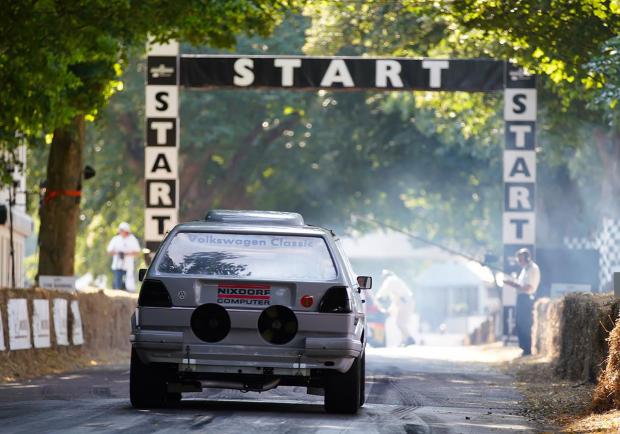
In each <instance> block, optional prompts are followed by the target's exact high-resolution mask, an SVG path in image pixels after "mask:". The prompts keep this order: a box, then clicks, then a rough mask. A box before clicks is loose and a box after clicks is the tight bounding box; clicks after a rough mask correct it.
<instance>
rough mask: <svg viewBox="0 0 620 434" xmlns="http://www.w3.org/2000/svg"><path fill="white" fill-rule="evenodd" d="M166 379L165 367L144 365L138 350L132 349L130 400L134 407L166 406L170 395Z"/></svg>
mask: <svg viewBox="0 0 620 434" xmlns="http://www.w3.org/2000/svg"><path fill="white" fill-rule="evenodd" d="M166 378H167V370H166V369H165V367H162V366H158V365H156V364H147V363H143V362H142V360H140V357H138V354H137V353H136V350H134V349H133V348H132V349H131V365H130V367H129V400H130V401H131V405H132V406H133V407H135V408H157V407H163V406H165V405H166V403H167V402H168V396H167V395H169V394H168V393H166V387H167V385H166ZM179 395H180V394H179ZM179 400H180V399H179Z"/></svg>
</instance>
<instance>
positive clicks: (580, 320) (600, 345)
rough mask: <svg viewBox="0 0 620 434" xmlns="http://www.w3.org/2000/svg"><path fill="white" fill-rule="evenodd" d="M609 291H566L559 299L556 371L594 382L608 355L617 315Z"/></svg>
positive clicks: (575, 378) (615, 305) (616, 309)
mask: <svg viewBox="0 0 620 434" xmlns="http://www.w3.org/2000/svg"><path fill="white" fill-rule="evenodd" d="M618 307H619V306H618V303H617V302H615V301H614V298H613V296H612V295H609V294H582V293H575V294H568V295H567V296H566V297H564V299H563V300H562V302H561V306H560V315H559V324H560V326H559V335H558V343H557V347H558V354H557V358H556V362H555V369H554V370H555V373H556V375H557V376H558V377H560V378H564V379H570V380H581V381H591V382H593V381H595V380H596V378H597V377H598V374H599V372H600V370H601V366H602V365H603V363H604V361H605V358H606V357H607V351H608V346H607V337H608V334H609V332H610V331H611V329H612V328H613V324H614V321H613V318H616V317H617V315H618Z"/></svg>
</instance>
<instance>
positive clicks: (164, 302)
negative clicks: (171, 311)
mask: <svg viewBox="0 0 620 434" xmlns="http://www.w3.org/2000/svg"><path fill="white" fill-rule="evenodd" d="M138 306H147V307H170V306H172V300H171V299H170V294H169V293H168V290H167V289H166V285H164V283H163V282H162V281H161V280H153V279H146V280H145V281H144V282H142V287H141V288H140V296H139V297H138Z"/></svg>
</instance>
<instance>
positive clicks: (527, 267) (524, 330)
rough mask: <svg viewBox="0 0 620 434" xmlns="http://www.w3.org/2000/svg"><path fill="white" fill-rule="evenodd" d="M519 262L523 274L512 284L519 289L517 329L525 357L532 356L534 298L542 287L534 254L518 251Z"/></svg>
mask: <svg viewBox="0 0 620 434" xmlns="http://www.w3.org/2000/svg"><path fill="white" fill-rule="evenodd" d="M517 260H518V261H519V265H520V266H521V273H519V277H518V278H517V281H516V283H511V285H512V286H514V287H515V288H517V315H516V329H517V337H518V338H519V347H521V349H522V350H523V355H524V356H527V355H530V354H532V309H533V307H534V296H535V295H536V290H537V289H538V285H540V269H539V268H538V265H536V263H535V262H534V261H533V260H532V254H531V253H530V251H529V250H528V249H525V248H523V249H520V250H519V251H517Z"/></svg>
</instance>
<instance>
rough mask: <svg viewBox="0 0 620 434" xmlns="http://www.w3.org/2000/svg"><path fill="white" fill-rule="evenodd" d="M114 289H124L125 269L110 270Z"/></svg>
mask: <svg viewBox="0 0 620 434" xmlns="http://www.w3.org/2000/svg"><path fill="white" fill-rule="evenodd" d="M112 274H113V277H114V278H113V280H112V286H113V287H114V289H125V270H112Z"/></svg>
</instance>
